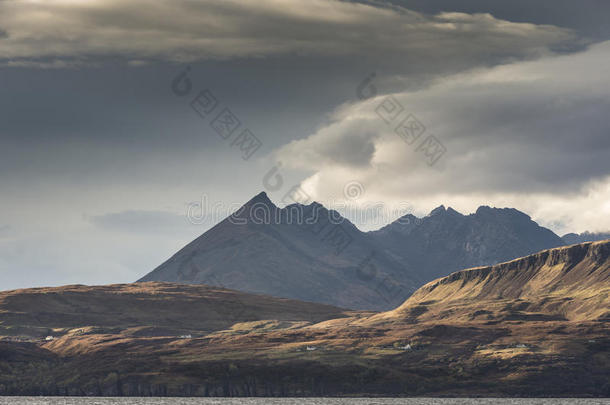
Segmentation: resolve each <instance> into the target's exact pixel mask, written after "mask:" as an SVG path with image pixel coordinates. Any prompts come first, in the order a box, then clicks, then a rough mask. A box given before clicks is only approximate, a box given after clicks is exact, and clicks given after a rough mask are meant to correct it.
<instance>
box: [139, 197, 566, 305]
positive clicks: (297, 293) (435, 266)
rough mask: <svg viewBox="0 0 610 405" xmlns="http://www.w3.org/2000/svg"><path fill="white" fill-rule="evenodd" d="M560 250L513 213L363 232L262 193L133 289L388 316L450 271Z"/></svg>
mask: <svg viewBox="0 0 610 405" xmlns="http://www.w3.org/2000/svg"><path fill="white" fill-rule="evenodd" d="M565 244H566V242H564V240H562V239H561V238H560V237H559V236H557V235H556V234H554V233H553V232H552V231H550V230H549V229H546V228H543V227H541V226H539V225H538V224H537V223H536V222H534V221H532V219H531V218H530V217H529V216H527V215H526V214H524V213H522V212H520V211H518V210H516V209H510V208H503V209H498V208H491V207H487V206H482V207H479V209H478V210H477V211H476V212H475V213H473V214H470V215H462V214H460V213H459V212H457V211H455V210H453V209H452V208H445V207H444V206H440V207H438V208H436V209H434V210H433V211H432V212H431V213H430V214H429V215H427V216H425V217H423V218H417V217H415V216H413V215H410V214H408V215H405V216H403V217H401V218H399V219H397V220H396V221H394V222H393V223H391V224H389V225H387V226H385V227H383V228H382V229H379V230H377V231H372V232H362V231H360V230H359V229H358V228H357V227H356V226H355V225H354V224H353V223H351V222H350V221H349V220H348V219H346V218H343V217H342V216H341V215H340V214H339V213H338V212H336V211H333V210H328V209H326V208H325V207H323V206H322V205H320V204H318V203H316V202H314V203H311V204H309V205H301V204H292V205H288V206H287V207H284V208H279V207H277V206H276V205H275V204H274V203H273V202H272V201H271V200H270V199H269V198H268V196H267V194H266V193H264V192H263V193H260V194H258V195H257V196H255V197H254V198H252V199H251V200H250V201H248V202H247V203H246V204H245V205H244V206H242V207H241V208H240V209H239V210H238V211H237V212H236V213H235V214H233V215H232V216H230V217H228V218H226V219H224V220H223V221H221V222H220V223H219V224H217V225H216V226H214V227H213V228H211V229H210V230H208V231H207V232H205V233H204V234H203V235H201V236H200V237H198V238H197V239H195V240H194V241H193V242H191V243H189V244H188V245H187V246H185V247H184V248H183V249H181V250H180V251H178V252H177V253H176V254H175V255H173V256H172V257H171V258H170V259H169V260H167V261H166V262H164V263H162V264H161V265H160V266H159V267H157V268H156V269H154V270H153V271H152V272H150V273H149V274H147V275H146V276H144V277H142V278H141V279H140V280H139V281H140V282H147V281H162V282H175V283H184V284H209V285H214V286H219V287H226V288H230V289H236V290H240V291H244V292H250V293H259V294H269V295H274V296H278V297H286V298H292V299H297V300H303V301H312V302H319V303H324V304H329V305H334V306H338V307H342V308H350V309H361V310H388V309H392V308H395V307H396V306H398V305H400V304H401V303H402V302H404V300H405V299H406V298H408V297H409V296H410V295H411V294H412V293H413V292H414V291H415V290H416V289H417V288H419V287H420V286H422V285H423V284H425V283H426V282H428V281H431V280H433V279H435V278H438V277H441V276H445V275H447V274H449V273H451V272H453V271H456V270H459V269H463V268H467V267H473V266H482V265H492V264H495V263H499V262H503V261H506V260H510V259H513V258H516V257H521V256H526V255H528V254H531V253H535V252H538V251H540V250H543V249H549V248H553V247H558V246H562V245H565Z"/></svg>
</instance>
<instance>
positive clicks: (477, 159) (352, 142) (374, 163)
mask: <svg viewBox="0 0 610 405" xmlns="http://www.w3.org/2000/svg"><path fill="white" fill-rule="evenodd" d="M608 72H610V42H604V43H601V44H598V45H595V46H593V47H591V48H590V49H589V50H587V51H586V52H582V53H578V54H573V55H567V56H555V57H549V58H543V59H541V60H538V61H534V62H520V63H515V64H509V65H505V66H499V67H496V68H493V69H485V70H478V71H474V72H469V73H464V74H459V75H456V76H454V77H449V78H445V79H442V80H439V81H437V82H436V84H434V85H432V86H431V87H429V88H427V89H423V90H420V91H408V92H404V93H394V94H393V96H394V97H395V98H396V99H397V100H398V101H399V102H400V103H401V104H402V105H403V106H404V107H405V114H406V113H414V114H415V116H417V117H418V118H419V120H420V121H422V122H423V123H424V125H426V126H427V127H428V133H433V134H435V135H436V136H437V137H438V138H439V139H441V141H442V142H443V143H444V145H445V146H446V148H447V153H446V154H445V155H444V156H443V158H442V160H441V161H439V163H438V164H437V166H435V167H433V168H430V167H429V166H428V165H427V163H426V161H425V159H424V157H423V156H422V155H421V154H418V153H417V152H416V151H415V148H414V147H410V146H409V145H407V144H406V143H404V142H403V141H402V139H400V138H399V137H398V136H397V135H396V134H395V133H394V132H393V128H394V127H395V125H396V124H397V123H398V122H399V121H400V120H398V121H396V122H394V123H393V125H386V123H385V122H384V121H383V120H382V119H381V118H379V116H377V114H376V113H375V108H376V106H377V105H378V104H379V103H380V102H381V101H382V100H383V99H384V97H386V96H383V95H380V96H378V97H377V98H375V99H370V100H367V101H364V102H360V103H355V104H352V105H346V106H343V107H342V108H341V109H339V110H338V111H337V112H336V114H335V115H334V116H333V118H332V121H331V122H330V123H329V124H328V125H327V126H325V127H323V128H321V129H320V130H319V131H318V132H317V133H315V134H313V135H311V136H310V137H308V138H306V139H302V140H297V141H293V142H291V143H289V144H287V145H286V146H284V147H282V148H280V149H279V150H278V151H277V153H276V156H277V158H278V159H279V160H281V161H283V162H291V163H292V166H293V167H294V168H297V169H301V170H306V171H309V173H314V175H313V176H312V177H310V178H309V179H308V180H306V181H305V182H304V185H305V186H307V187H309V190H311V192H312V193H314V194H316V195H320V196H326V195H328V193H331V190H332V189H334V188H337V187H339V186H340V185H341V184H343V183H345V182H346V181H347V180H350V179H353V178H356V179H359V180H360V181H361V182H362V183H363V184H364V185H365V186H366V187H367V190H368V191H370V193H371V194H373V195H375V196H377V197H378V198H379V199H381V200H383V201H389V200H391V199H392V198H393V197H395V196H396V195H403V196H410V198H412V199H414V200H416V201H424V200H426V199H430V198H431V197H432V196H435V195H436V196H438V195H444V196H445V198H447V199H449V200H451V199H454V198H455V199H459V198H462V197H464V196H467V195H474V194H477V195H479V196H481V195H487V196H491V195H494V194H504V195H512V196H513V197H514V196H519V195H521V196H529V195H531V194H538V195H542V194H545V198H546V199H547V201H549V202H550V201H552V198H553V196H556V197H561V198H570V197H569V196H570V195H572V196H574V195H578V193H582V194H581V195H584V193H586V192H587V189H588V188H590V186H591V185H592V184H593V183H600V182H601V184H605V182H606V181H608V179H610V165H609V164H608V156H610V138H608V133H609V131H610V121H609V120H608V114H607V111H609V110H610V76H609V75H608ZM363 134H368V135H367V136H366V137H364V136H363ZM329 144H331V145H332V147H329ZM358 148H361V150H360V151H359V153H354V152H353V150H354V149H358ZM371 148H373V149H374V150H373V151H372V152H371ZM348 156H349V157H352V159H354V158H355V157H359V158H360V160H359V161H357V162H354V161H347V159H348ZM602 188H603V187H602ZM608 197H609V198H610V196H608ZM511 198H512V197H511ZM518 198H519V197H516V198H514V199H518ZM543 200H544V199H542V200H540V201H539V203H540V204H543V203H542V201H543ZM600 201H602V200H600V199H596V200H595V204H600ZM517 203H518V202H517ZM579 208H580V209H582V210H583V211H584V210H587V209H588V210H590V211H591V212H594V211H597V212H602V211H603V209H605V208H604V206H603V204H602V205H601V206H586V205H580V207H579ZM557 215H562V213H561V212H560V210H558V212H557ZM608 226H610V223H609V224H608Z"/></svg>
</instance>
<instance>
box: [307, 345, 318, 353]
mask: <svg viewBox="0 0 610 405" xmlns="http://www.w3.org/2000/svg"><path fill="white" fill-rule="evenodd" d="M314 350H318V348H317V347H315V346H307V351H308V352H313V351H314Z"/></svg>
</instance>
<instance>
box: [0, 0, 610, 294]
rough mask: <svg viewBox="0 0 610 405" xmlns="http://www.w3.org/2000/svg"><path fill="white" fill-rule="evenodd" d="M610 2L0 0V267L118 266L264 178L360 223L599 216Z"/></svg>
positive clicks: (16, 281) (278, 191) (195, 224)
mask: <svg viewBox="0 0 610 405" xmlns="http://www.w3.org/2000/svg"><path fill="white" fill-rule="evenodd" d="M608 15H610V3H609V2H607V1H605V0H581V1H578V2H576V1H571V0H536V1H532V0H527V1H526V0H515V1H511V2H506V1H499V0H498V1H490V0H451V1H450V0H404V1H393V2H387V1H386V2H380V1H363V2H349V1H335V0H311V1H308V2H301V1H297V0H261V1H256V2H253V1H247V0H172V1H170V0H167V1H165V0H155V1H152V0H132V1H129V2H126V1H119V0H45V1H37V0H0V88H1V89H2V91H0V114H1V119H0V137H1V147H0V191H1V198H2V199H1V206H0V208H1V210H0V289H11V288H20V287H29V286H39V285H60V284H67V283H83V284H98V283H111V282H129V281H133V280H135V279H137V278H139V277H140V276H142V275H144V274H146V273H147V272H148V271H150V270H152V269H153V268H154V267H156V266H157V265H158V264H160V263H161V262H162V261H163V260H165V259H166V258H167V257H169V256H170V255H171V254H173V253H174V252H175V251H176V250H178V249H179V248H180V247H182V246H183V245H184V244H185V243H187V242H188V241H190V240H191V239H193V238H194V237H196V236H197V235H199V234H201V233H203V232H204V231H205V230H206V229H208V228H209V227H210V226H211V225H213V224H214V223H215V222H218V221H219V220H221V219H222V218H223V216H224V215H226V214H227V213H229V212H231V210H234V209H236V208H237V207H239V206H240V205H241V204H242V203H244V202H245V201H247V200H248V199H249V198H251V197H252V196H253V195H255V194H257V193H258V192H260V191H263V190H265V191H267V192H268V194H269V195H270V197H271V198H272V199H273V200H274V201H276V202H277V203H278V205H282V204H283V203H282V200H284V201H288V200H289V199H290V197H286V195H287V194H288V195H289V196H290V195H292V196H293V197H294V196H295V193H294V190H297V194H298V195H299V196H301V197H303V198H305V199H314V200H317V201H320V202H322V203H324V204H326V205H328V206H331V207H334V208H337V209H339V210H343V212H344V213H345V214H346V216H348V217H350V218H351V219H353V220H354V221H356V222H357V223H358V225H359V226H360V227H361V228H362V229H374V228H376V227H380V226H381V225H383V224H385V223H387V222H390V221H392V220H393V219H395V218H396V216H397V215H399V213H404V212H405V211H410V212H413V213H415V214H417V215H425V214H426V213H428V212H429V211H430V210H431V209H433V208H434V207H436V206H438V205H440V204H444V205H446V206H452V207H454V208H455V209H457V210H459V211H461V212H463V213H470V212H473V211H474V210H476V208H477V207H478V206H479V205H491V206H498V207H515V208H518V209H520V210H522V211H524V212H526V213H528V214H529V215H531V216H532V217H533V218H534V219H535V220H537V221H538V222H540V223H541V224H543V225H545V226H548V227H549V228H551V229H553V230H554V231H555V232H557V233H559V234H563V233H566V232H571V231H577V232H582V231H585V230H589V231H608V230H610V163H609V162H610V137H609V132H610V118H609V114H608V111H610V23H608V22H607V16H608ZM381 202H383V203H384V204H385V205H384V209H383V210H382V212H381V214H379V212H378V211H376V212H377V216H375V217H372V216H368V215H362V212H365V213H368V212H369V210H368V207H370V206H379V203H381ZM187 213H188V214H189V215H187Z"/></svg>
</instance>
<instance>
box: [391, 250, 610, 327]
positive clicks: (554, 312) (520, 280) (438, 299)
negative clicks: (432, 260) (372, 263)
mask: <svg viewBox="0 0 610 405" xmlns="http://www.w3.org/2000/svg"><path fill="white" fill-rule="evenodd" d="M415 308H417V309H418V310H420V311H423V313H422V315H421V317H420V318H419V319H437V320H438V319H444V318H448V319H452V320H457V319H474V318H477V317H482V318H494V319H503V320H506V319H528V318H539V319H563V320H568V321H601V320H606V321H608V320H610V241H601V242H589V243H583V244H580V245H572V246H565V247H560V248H555V249H550V250H545V251H542V252H539V253H536V254H533V255H530V256H527V257H523V258H519V259H516V260H513V261H510V262H506V263H501V264H497V265H494V266H487V267H479V268H474V269H468V270H462V271H458V272H456V273H453V274H451V275H449V276H447V277H443V278H441V279H439V280H435V281H433V282H430V283H428V284H426V285H425V286H423V287H421V288H420V289H419V290H417V291H416V292H415V293H414V294H413V295H412V296H411V297H410V298H409V299H408V300H407V301H406V302H405V303H404V304H403V305H401V306H400V307H399V308H397V309H396V310H394V311H391V312H389V313H385V314H383V316H386V317H387V316H390V317H392V316H398V317H400V316H402V315H403V314H405V313H410V312H412V311H413V310H414V309H415ZM448 308H451V310H450V311H448Z"/></svg>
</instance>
